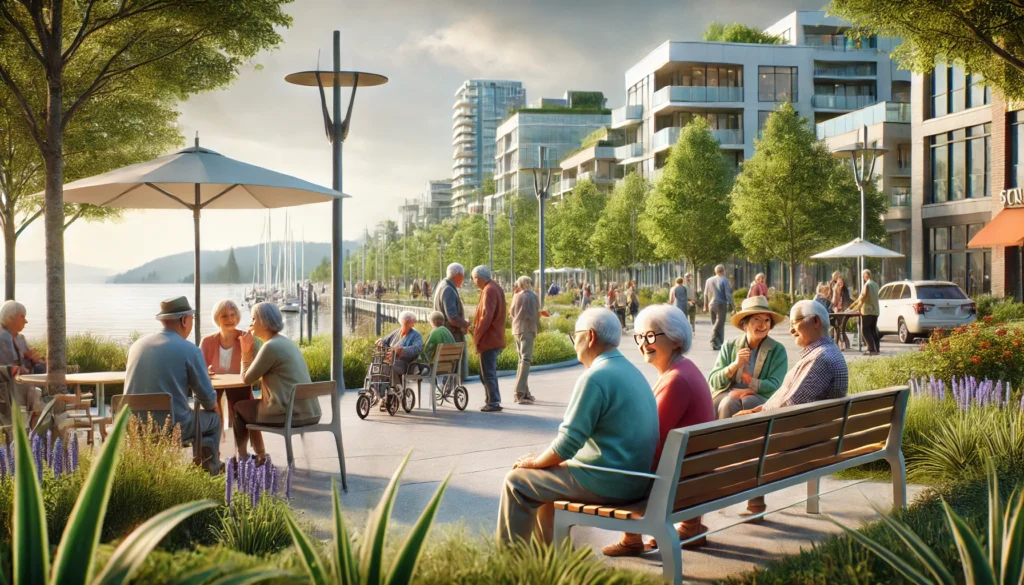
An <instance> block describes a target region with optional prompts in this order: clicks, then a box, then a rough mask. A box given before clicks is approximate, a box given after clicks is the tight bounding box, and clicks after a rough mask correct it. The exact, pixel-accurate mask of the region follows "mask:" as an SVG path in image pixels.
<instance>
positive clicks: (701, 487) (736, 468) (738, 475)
mask: <svg viewBox="0 0 1024 585" xmlns="http://www.w3.org/2000/svg"><path fill="white" fill-rule="evenodd" d="M756 479H757V461H752V462H749V463H741V464H739V465H732V466H730V467H726V468H724V469H719V470H716V471H714V472H712V473H706V474H704V475H699V476H697V477H694V478H690V479H685V480H683V481H681V482H679V485H678V486H677V488H676V500H677V501H678V500H679V499H680V498H686V497H688V496H692V495H694V494H701V493H704V492H712V491H715V490H717V489H720V488H724V487H727V486H730V485H733V484H737V483H740V482H743V481H747V480H756Z"/></svg>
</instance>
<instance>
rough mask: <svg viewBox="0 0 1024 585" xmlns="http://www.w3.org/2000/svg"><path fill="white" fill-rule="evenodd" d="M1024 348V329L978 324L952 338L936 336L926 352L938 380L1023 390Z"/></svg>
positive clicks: (924, 351) (954, 331)
mask: <svg viewBox="0 0 1024 585" xmlns="http://www.w3.org/2000/svg"><path fill="white" fill-rule="evenodd" d="M986 319H991V318H986ZM1022 348H1024V327H1021V326H1009V327H1007V326H1004V325H1001V324H989V323H985V322H975V323H972V324H971V325H968V326H961V327H957V328H956V329H954V330H953V331H952V332H950V333H949V334H948V335H946V334H945V333H944V332H942V331H936V332H933V334H932V336H931V338H929V340H928V342H927V344H925V345H924V347H923V348H922V351H923V353H925V354H926V355H927V356H928V358H926V359H928V360H929V361H931V362H932V371H931V372H930V373H931V374H934V375H935V377H936V378H939V379H943V380H950V379H952V378H954V377H957V378H959V377H963V376H969V377H974V378H977V379H979V380H980V379H984V378H990V379H993V380H1006V381H1009V382H1012V383H1013V384H1014V385H1015V386H1019V385H1020V382H1021V380H1022V379H1024V357H1022V353H1021V349H1022Z"/></svg>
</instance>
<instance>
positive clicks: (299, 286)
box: [295, 283, 312, 345]
mask: <svg viewBox="0 0 1024 585" xmlns="http://www.w3.org/2000/svg"><path fill="white" fill-rule="evenodd" d="M295 287H296V290H297V291H298V293H299V296H298V299H299V345H302V283H297V284H296V285H295ZM310 337H312V336H310Z"/></svg>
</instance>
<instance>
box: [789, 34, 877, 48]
mask: <svg viewBox="0 0 1024 585" xmlns="http://www.w3.org/2000/svg"><path fill="white" fill-rule="evenodd" d="M804 43H806V44H807V46H809V47H814V48H815V49H823V50H826V51H874V50H876V49H877V47H878V37H877V36H875V35H871V36H870V37H866V38H863V39H858V38H855V37H853V36H846V35H842V34H838V35H823V34H809V35H804Z"/></svg>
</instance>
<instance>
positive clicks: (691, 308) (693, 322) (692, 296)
mask: <svg viewBox="0 0 1024 585" xmlns="http://www.w3.org/2000/svg"><path fill="white" fill-rule="evenodd" d="M683 284H684V285H685V286H686V316H687V317H688V318H689V319H690V330H691V331H696V330H697V287H696V286H694V284H693V273H692V272H687V273H686V282H684V283H683Z"/></svg>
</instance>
